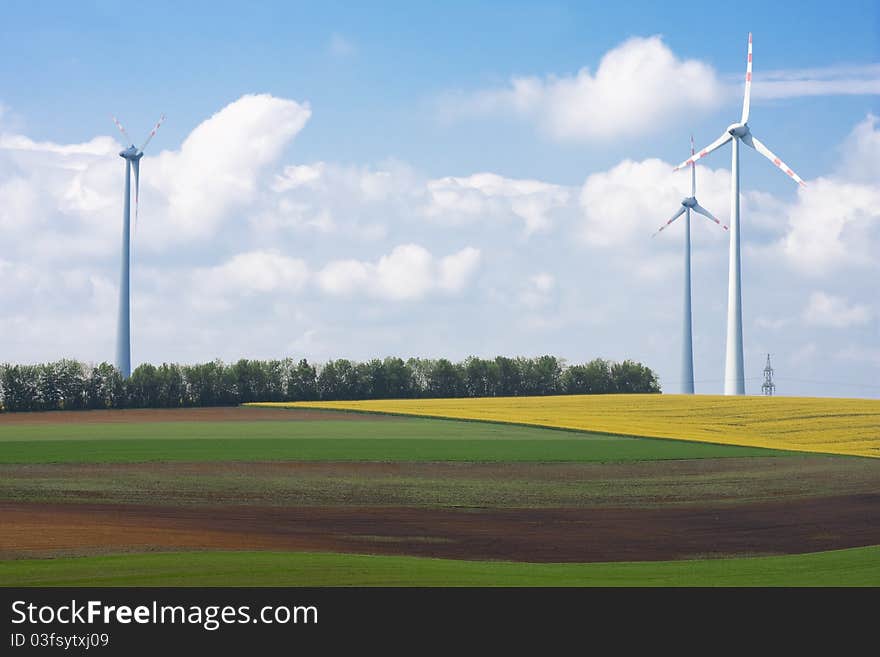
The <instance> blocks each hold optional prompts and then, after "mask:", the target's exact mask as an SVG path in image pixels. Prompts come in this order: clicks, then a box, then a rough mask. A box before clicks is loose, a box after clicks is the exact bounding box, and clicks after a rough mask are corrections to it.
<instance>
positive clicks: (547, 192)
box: [424, 173, 571, 235]
mask: <svg viewBox="0 0 880 657" xmlns="http://www.w3.org/2000/svg"><path fill="white" fill-rule="evenodd" d="M570 196H571V192H570V190H568V189H567V188H565V187H563V186H561V185H554V184H551V183H546V182H541V181H539V180H522V179H514V178H505V177H503V176H499V175H497V174H494V173H477V174H474V175H471V176H467V177H454V176H449V177H446V178H438V179H435V180H430V181H428V183H427V202H426V204H425V210H424V211H425V214H426V215H427V216H428V217H430V218H433V219H438V220H441V221H443V222H445V223H464V222H470V221H485V220H486V219H488V218H498V217H501V218H503V217H513V218H515V219H517V220H518V221H521V222H522V223H523V232H524V234H526V235H530V234H531V233H534V232H538V231H543V230H546V229H548V228H549V227H550V226H551V225H552V223H553V214H554V212H555V211H556V210H557V209H558V208H561V207H563V206H565V205H566V204H567V203H568V201H569V198H570Z"/></svg>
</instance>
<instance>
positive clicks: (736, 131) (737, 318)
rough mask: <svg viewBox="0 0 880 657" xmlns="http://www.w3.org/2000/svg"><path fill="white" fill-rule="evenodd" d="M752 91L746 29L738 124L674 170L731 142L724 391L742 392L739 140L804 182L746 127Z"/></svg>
mask: <svg viewBox="0 0 880 657" xmlns="http://www.w3.org/2000/svg"><path fill="white" fill-rule="evenodd" d="M751 92H752V33H751V32H749V58H748V63H747V64H746V89H745V94H744V96H743V108H742V117H741V118H740V120H739V122H738V123H731V124H730V125H729V126H727V129H726V130H725V131H724V134H723V135H721V136H720V137H719V138H718V139H716V140H715V141H713V142H712V143H711V144H709V145H708V146H706V148H704V149H703V150H701V151H700V152H699V153H696V154H693V155H691V156H690V157H689V158H688V159H686V160H685V161H684V162H682V163H681V164H679V165H678V166H677V167H675V170H676V171H678V170H679V169H681V168H683V167H685V166H687V165H688V164H693V163H694V162H696V161H697V160H699V159H700V158H701V157H705V156H706V155H708V154H709V153H711V152H712V151H714V150H715V149H716V148H719V147H721V146H723V145H724V144H726V143H727V142H729V141H732V142H733V143H732V149H731V152H732V162H731V172H730V266H729V270H728V280H727V351H726V357H725V361H724V394H725V395H744V394H746V386H745V374H744V368H743V334H742V276H741V274H740V271H741V268H740V224H739V143H740V142H742V143H744V144H745V145H746V146H748V147H749V148H753V149H755V150H756V151H758V152H759V153H760V154H761V155H763V156H764V157H766V158H767V159H768V160H770V161H771V162H773V164H775V165H776V166H777V167H778V168H779V169H781V170H782V171H783V172H784V173H785V174H786V175H788V176H789V177H790V178H792V179H793V180H795V181H796V182H797V183H798V184H800V185H805V184H806V183H804V181H803V180H801V177H800V176H798V175H797V174H796V173H795V172H794V171H792V170H791V167H789V166H788V165H787V164H786V163H785V162H783V161H782V160H780V159H779V158H778V157H777V156H776V155H775V154H774V153H773V151H771V150H770V149H769V148H767V147H766V146H765V145H764V144H763V143H761V142H760V141H759V140H758V138H757V137H755V136H754V135H752V133H751V130H750V129H749V124H748V121H749V98H750V96H751Z"/></svg>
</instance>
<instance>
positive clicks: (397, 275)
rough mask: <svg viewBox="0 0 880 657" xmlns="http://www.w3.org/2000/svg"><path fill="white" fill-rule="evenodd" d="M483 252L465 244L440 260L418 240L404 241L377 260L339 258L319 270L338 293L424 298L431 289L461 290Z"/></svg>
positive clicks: (328, 286) (394, 298)
mask: <svg viewBox="0 0 880 657" xmlns="http://www.w3.org/2000/svg"><path fill="white" fill-rule="evenodd" d="M479 258H480V252H479V250H477V249H474V248H470V247H468V248H465V249H462V250H461V251H458V252H457V253H454V254H452V255H449V256H446V257H444V258H441V259H440V260H437V259H436V258H434V256H432V255H431V253H430V252H429V251H428V250H427V249H425V248H424V247H422V246H419V245H417V244H403V245H401V246H397V247H395V248H394V249H393V250H392V251H391V253H389V254H388V255H383V256H382V257H380V258H379V260H378V261H377V262H376V263H371V262H362V261H359V260H340V261H334V262H331V263H329V264H328V265H327V266H326V267H324V268H323V269H322V270H321V271H320V272H318V274H317V279H318V284H319V286H320V287H321V289H323V290H324V291H325V292H328V293H330V294H337V295H352V294H356V293H362V292H363V293H366V294H368V295H369V296H372V297H376V298H380V299H389V300H392V301H412V300H416V299H421V298H423V297H424V296H425V295H427V294H428V293H429V292H431V291H432V290H435V289H437V290H441V291H444V292H458V291H460V290H462V289H463V288H464V286H465V285H466V283H467V282H468V280H469V279H470V278H471V277H472V275H473V273H474V271H475V270H476V267H477V265H478V263H479Z"/></svg>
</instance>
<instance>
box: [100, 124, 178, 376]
mask: <svg viewBox="0 0 880 657" xmlns="http://www.w3.org/2000/svg"><path fill="white" fill-rule="evenodd" d="M111 118H112V119H113V123H115V124H116V127H117V128H119V131H120V132H121V133H122V136H123V137H125V139H126V141H128V143H129V144H130V145H129V147H128V148H126V149H125V150H123V151H121V152H120V153H119V155H120V157H122V158H124V159H125V203H124V205H123V210H122V267H121V269H120V278H119V324H118V329H117V334H116V368H117V369H118V370H119V371H120V372H121V373H122V376H123V378H126V379H127V378H128V377H129V376H131V292H130V282H131V276H130V268H131V267H130V265H131V221H130V219H131V212H130V205H131V170H132V169H134V223H135V228H137V215H138V193H139V190H140V164H141V158H142V157H143V156H144V149H145V148H146V147H147V144H149V143H150V140H151V139H152V138H153V137H154V136H155V135H156V132H157V131H158V130H159V126H160V125H162V122H163V121H164V120H165V115H164V114H163V115H162V117H161V118H160V119H159V122H158V123H156V125H155V126H154V127H153V129H152V130H151V131H150V134H149V136H148V137H147V139H146V141H145V142H144V143H143V145H142V146H141V147H140V148H136V147H135V145H134V142H132V141H131V137H129V136H128V133H127V132H126V131H125V128H123V127H122V124H121V123H120V122H119V121H117V120H116V117H115V116H114V117H111Z"/></svg>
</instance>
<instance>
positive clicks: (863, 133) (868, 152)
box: [838, 114, 880, 185]
mask: <svg viewBox="0 0 880 657" xmlns="http://www.w3.org/2000/svg"><path fill="white" fill-rule="evenodd" d="M842 150H843V157H842V158H841V163H840V166H839V167H838V175H839V176H840V177H842V178H845V179H846V180H851V181H853V182H859V183H867V184H874V185H876V184H877V183H878V181H880V129H878V126H877V117H876V116H875V115H873V114H868V116H866V117H865V120H864V121H862V122H861V123H859V124H858V125H856V127H855V128H853V130H852V132H850V134H849V136H848V137H847V139H846V141H845V142H844V143H843V147H842Z"/></svg>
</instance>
